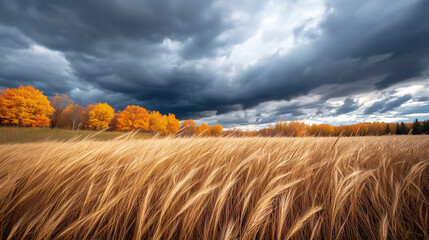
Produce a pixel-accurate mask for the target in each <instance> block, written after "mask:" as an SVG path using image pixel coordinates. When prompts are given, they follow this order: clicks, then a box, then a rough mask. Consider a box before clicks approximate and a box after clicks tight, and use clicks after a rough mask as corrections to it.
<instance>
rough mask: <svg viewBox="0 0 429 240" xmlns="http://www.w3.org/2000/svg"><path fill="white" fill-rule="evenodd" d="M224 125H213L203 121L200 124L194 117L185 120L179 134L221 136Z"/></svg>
mask: <svg viewBox="0 0 429 240" xmlns="http://www.w3.org/2000/svg"><path fill="white" fill-rule="evenodd" d="M222 130H223V127H222V126H221V125H212V126H209V125H208V124H207V123H202V124H201V125H200V126H198V125H197V123H196V122H194V121H193V120H192V119H189V120H186V121H183V123H182V129H181V130H180V133H179V135H181V136H202V137H207V136H214V137H217V136H220V135H221V133H222Z"/></svg>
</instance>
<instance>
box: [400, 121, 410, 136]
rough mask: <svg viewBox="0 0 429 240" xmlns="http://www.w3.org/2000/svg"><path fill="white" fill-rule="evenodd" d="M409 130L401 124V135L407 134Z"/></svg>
mask: <svg viewBox="0 0 429 240" xmlns="http://www.w3.org/2000/svg"><path fill="white" fill-rule="evenodd" d="M409 131H410V130H409V129H408V127H407V126H406V125H405V123H404V122H401V134H408V132H409Z"/></svg>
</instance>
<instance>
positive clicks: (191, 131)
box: [180, 119, 198, 136]
mask: <svg viewBox="0 0 429 240" xmlns="http://www.w3.org/2000/svg"><path fill="white" fill-rule="evenodd" d="M180 132H181V134H182V135H184V136H192V135H196V134H198V126H197V123H195V122H194V120H192V119H189V120H185V121H183V123H182V130H181V131H180Z"/></svg>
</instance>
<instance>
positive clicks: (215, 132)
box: [209, 125, 223, 137]
mask: <svg viewBox="0 0 429 240" xmlns="http://www.w3.org/2000/svg"><path fill="white" fill-rule="evenodd" d="M222 129H223V127H222V126H221V125H213V126H210V127H209V130H210V135H211V136H214V137H218V136H219V135H220V134H221V133H222Z"/></svg>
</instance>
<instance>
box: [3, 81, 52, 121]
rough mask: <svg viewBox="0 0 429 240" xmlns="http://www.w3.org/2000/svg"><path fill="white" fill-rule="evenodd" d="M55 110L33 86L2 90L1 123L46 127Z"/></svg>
mask: <svg viewBox="0 0 429 240" xmlns="http://www.w3.org/2000/svg"><path fill="white" fill-rule="evenodd" d="M53 111H54V109H53V108H52V107H51V105H50V104H49V100H48V98H47V97H46V96H45V95H43V92H42V91H39V90H37V89H34V88H33V87H31V86H27V87H24V86H20V87H19V88H7V89H2V90H0V122H1V124H3V125H11V126H19V127H28V126H31V127H46V126H49V118H48V117H46V115H49V114H52V112H53Z"/></svg>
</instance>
